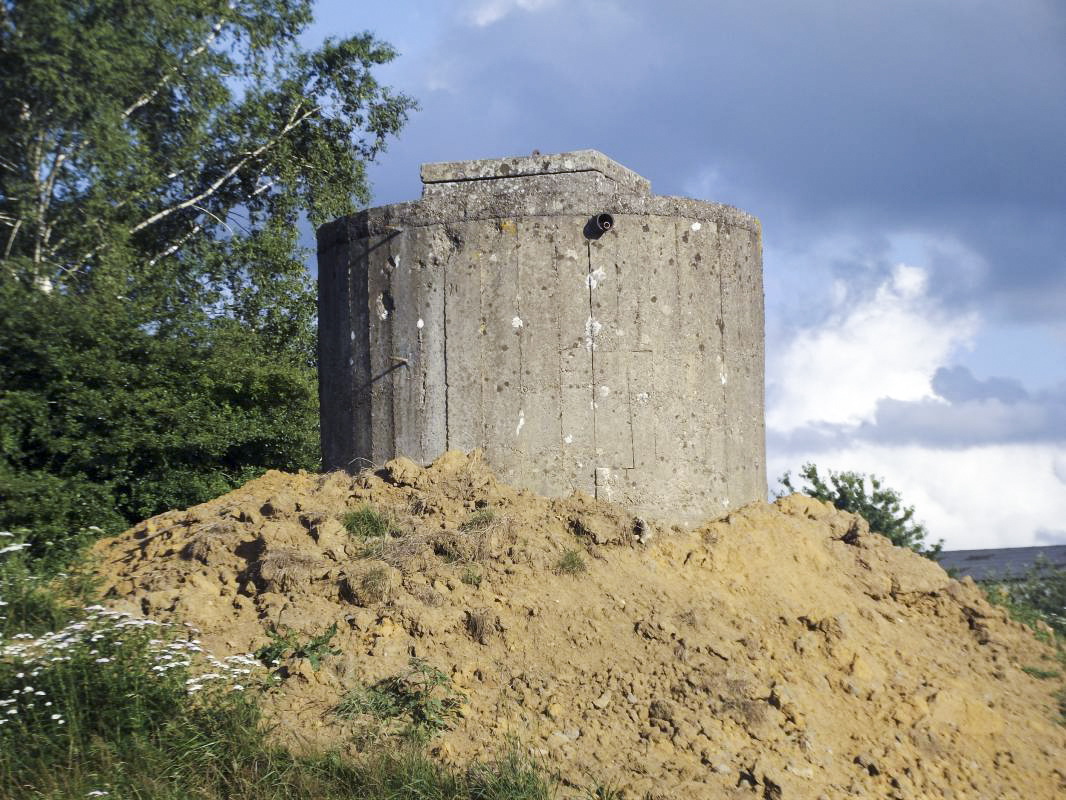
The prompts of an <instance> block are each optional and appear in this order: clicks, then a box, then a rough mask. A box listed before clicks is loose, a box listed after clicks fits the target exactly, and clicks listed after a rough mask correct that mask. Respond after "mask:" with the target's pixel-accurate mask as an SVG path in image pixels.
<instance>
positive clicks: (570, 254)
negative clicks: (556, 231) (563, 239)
mask: <svg viewBox="0 0 1066 800" xmlns="http://www.w3.org/2000/svg"><path fill="white" fill-rule="evenodd" d="M563 257H564V258H569V259H570V260H571V261H577V250H571V249H570V248H569V247H568V248H566V252H565V253H563Z"/></svg>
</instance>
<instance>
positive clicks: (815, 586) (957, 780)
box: [97, 452, 1066, 800]
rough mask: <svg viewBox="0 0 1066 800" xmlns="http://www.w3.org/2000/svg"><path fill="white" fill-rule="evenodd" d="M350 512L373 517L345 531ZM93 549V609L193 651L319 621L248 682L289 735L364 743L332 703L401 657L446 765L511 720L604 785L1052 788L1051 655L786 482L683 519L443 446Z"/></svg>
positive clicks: (274, 477) (364, 728)
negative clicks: (105, 607)
mask: <svg viewBox="0 0 1066 800" xmlns="http://www.w3.org/2000/svg"><path fill="white" fill-rule="evenodd" d="M363 507H369V508H371V509H374V510H377V511H379V512H382V513H384V514H385V515H387V516H388V517H389V518H390V520H391V524H390V526H389V531H388V532H386V533H384V535H380V532H376V531H374V530H373V525H370V526H368V527H367V530H365V531H364V532H363V534H369V535H361V534H352V533H349V531H348V530H346V529H345V527H344V525H343V524H342V519H343V517H344V515H345V513H346V512H352V511H357V510H359V509H361V508H363ZM364 516H365V515H364ZM369 519H370V521H371V522H373V520H374V519H375V518H373V517H369ZM352 522H353V524H352V527H358V523H359V522H360V519H358V518H356V519H355V520H352ZM97 555H98V556H99V557H100V558H101V562H102V565H101V568H100V569H101V571H102V573H103V574H104V575H105V578H106V586H107V589H108V596H109V597H110V598H112V599H111V602H112V604H113V605H116V606H120V607H121V606H125V607H126V608H132V609H133V610H136V611H138V612H141V613H144V614H146V615H149V616H152V617H156V618H160V619H164V618H167V619H174V618H177V619H180V620H183V621H186V622H188V623H191V624H192V625H194V626H195V627H196V628H198V629H199V630H200V631H201V632H202V636H201V638H202V640H203V641H204V644H205V646H207V647H208V648H209V649H211V650H212V651H213V652H214V653H215V654H216V655H220V656H221V655H226V654H229V653H231V652H237V651H245V650H255V649H256V648H259V647H261V646H263V645H265V644H268V643H269V642H270V641H271V636H270V633H269V632H270V630H272V629H275V628H276V629H278V630H281V631H284V630H286V629H292V630H293V631H297V632H299V633H300V634H301V636H302V639H303V640H304V641H306V640H308V639H310V638H311V637H314V636H318V635H321V634H322V633H323V632H324V631H327V630H328V628H329V627H330V626H331V625H332V624H334V623H336V625H337V633H336V635H335V636H334V637H333V638H332V640H331V641H330V642H329V646H330V647H333V648H335V649H334V652H333V653H332V654H331V653H326V652H325V651H322V659H321V663H320V666H319V668H318V669H317V670H316V669H314V667H313V665H312V664H311V661H310V660H309V659H308V658H297V657H289V658H288V659H287V660H284V661H283V662H282V663H281V664H280V665H279V669H278V672H279V674H280V675H281V676H282V680H281V681H280V682H279V683H278V684H277V686H275V687H274V688H271V689H269V690H267V691H266V693H265V695H264V697H263V703H264V705H265V707H266V708H267V711H268V714H269V715H270V717H271V721H272V722H273V723H274V724H276V725H277V726H278V729H277V730H278V734H279V736H281V737H283V738H284V739H285V740H286V741H287V742H288V743H290V744H292V743H293V742H297V743H301V744H302V746H304V747H342V748H353V749H357V748H358V747H360V746H363V745H364V744H365V742H366V741H367V736H368V733H367V732H368V731H370V730H372V728H373V726H372V724H371V723H372V722H373V720H374V716H373V713H371V712H372V710H373V709H372V704H371V703H369V702H364V703H363V704H362V705H360V704H359V703H355V704H354V705H350V709H351V708H354V709H355V711H356V712H358V713H355V715H354V716H351V717H350V718H342V717H340V716H338V715H337V714H336V713H334V709H335V707H336V705H337V704H338V702H339V701H340V700H341V699H342V698H343V697H345V696H349V697H352V696H356V697H358V696H359V692H362V693H363V697H364V699H365V698H366V697H368V696H369V695H368V694H367V689H366V687H373V686H375V685H377V686H379V687H381V686H386V685H397V684H396V683H395V680H394V682H393V684H389V683H388V679H395V677H396V676H402V675H404V674H405V673H407V672H408V670H409V663H410V659H411V658H412V657H416V658H418V659H422V660H423V662H424V663H425V664H428V665H431V666H432V667H434V668H437V669H439V670H441V671H442V672H443V673H444V675H446V676H449V677H450V680H451V684H452V686H453V687H454V689H455V690H456V691H461V692H463V693H464V694H465V696H466V698H467V699H466V701H465V702H463V703H462V704H461V705H460V706H459V707H458V709H457V710H458V712H459V713H458V715H457V717H456V719H455V722H454V727H453V728H452V729H451V730H447V731H444V732H443V733H442V734H441V735H440V736H439V737H438V738H436V739H434V740H433V741H434V742H435V745H434V752H435V753H436V754H437V755H438V756H439V757H440V758H442V759H445V760H454V761H455V762H457V763H461V762H465V761H467V760H468V759H470V758H472V757H480V758H486V757H489V756H491V755H492V753H493V752H495V751H498V750H499V748H500V747H501V746H502V744H503V743H504V742H506V741H508V739H509V737H512V738H513V740H516V741H518V742H519V743H520V746H521V747H523V748H528V749H529V751H530V752H531V753H532V754H533V755H534V756H536V758H537V760H538V761H540V762H542V763H543V764H545V765H547V766H548V767H549V768H551V769H552V770H558V772H559V773H560V774H561V775H562V776H564V778H565V779H566V780H569V781H571V782H572V785H573V786H575V787H577V786H588V785H590V784H595V783H599V784H601V785H605V786H614V787H616V788H622V789H624V790H625V796H626V797H636V798H639V797H643V796H645V794H650V795H651V796H652V797H655V798H668V797H670V798H728V797H745V798H748V797H760V798H788V799H789V800H792V799H793V798H833V799H835V798H843V797H891V798H933V797H937V798H939V797H945V798H1014V797H1016V798H1023V797H1024V798H1027V800H1032V798H1052V797H1063V796H1066V728H1063V727H1062V726H1060V725H1057V724H1056V722H1055V719H1056V717H1057V714H1058V711H1057V707H1056V703H1055V700H1054V699H1053V697H1052V693H1053V691H1054V689H1055V688H1056V684H1055V682H1053V681H1049V680H1039V679H1038V678H1035V677H1031V676H1030V675H1029V674H1027V673H1026V672H1024V671H1023V670H1022V667H1026V666H1029V667H1040V666H1042V667H1043V668H1045V669H1047V668H1048V667H1049V663H1048V661H1047V659H1048V658H1050V649H1049V648H1048V647H1047V646H1046V645H1044V644H1042V643H1040V642H1039V641H1037V640H1036V639H1035V638H1034V637H1033V636H1032V635H1031V633H1030V632H1029V631H1028V629H1026V628H1024V627H1023V626H1021V625H1019V624H1018V623H1015V622H1012V621H1011V620H1009V619H1008V618H1007V616H1006V615H1005V614H1004V612H1003V611H1002V610H1001V609H998V608H996V607H993V606H990V605H989V604H988V603H987V602H986V601H985V600H984V598H983V595H982V594H981V592H980V591H979V589H978V588H977V587H976V586H975V585H974V584H973V583H972V582H971V581H969V580H965V581H962V582H959V581H955V580H952V579H951V578H949V577H948V575H947V574H946V573H945V572H944V571H943V570H942V569H940V567H938V566H937V565H935V564H933V563H932V562H930V561H928V560H926V559H923V558H921V557H919V556H917V555H915V554H914V553H912V552H910V551H908V550H902V549H899V548H896V547H893V546H892V545H891V544H890V543H889V542H888V540H887V539H885V538H883V537H881V536H878V535H876V534H871V533H870V532H869V530H868V527H867V525H866V523H865V522H864V521H863V520H862V519H861V518H859V517H856V516H853V515H850V514H846V513H843V512H839V511H837V510H836V509H834V508H832V507H831V506H828V505H825V504H822V503H820V502H818V501H815V500H812V499H810V498H808V497H804V496H802V495H792V496H790V497H786V498H783V499H781V500H779V501H777V502H776V503H775V504H773V505H768V504H765V503H759V504H754V505H751V506H748V507H746V508H743V509H741V510H739V511H736V512H734V513H731V514H730V515H729V516H727V517H724V518H722V519H718V520H716V521H712V522H709V523H707V524H706V525H705V526H703V527H702V528H700V529H698V530H695V531H681V530H677V529H665V528H663V527H662V526H659V525H656V523H655V522H654V521H653V520H643V519H639V518H635V517H633V516H632V515H630V514H629V513H627V512H626V511H625V510H624V509H621V508H619V507H615V506H611V505H609V504H606V503H603V502H597V501H594V500H592V499H590V498H588V497H585V496H581V495H575V496H573V497H570V498H566V499H548V498H543V497H539V496H536V495H533V494H531V493H529V492H526V491H520V490H515V489H513V488H510V487H508V486H505V485H502V484H500V483H498V482H497V481H496V479H495V478H494V476H493V475H492V474H491V472H490V471H489V470H488V469H487V468H486V466H485V465H484V463H483V462H482V461H481V459H480V457H479V454H478V453H476V452H475V453H473V454H471V455H469V456H468V455H465V454H463V453H457V452H452V453H447V454H445V455H444V456H442V457H441V458H440V459H439V460H438V461H437V462H436V463H434V464H433V465H432V466H430V467H428V468H425V469H424V468H422V467H420V466H418V465H417V464H415V463H413V462H412V461H410V460H407V459H397V460H395V461H391V462H389V463H388V464H386V465H385V467H384V468H383V469H382V470H380V471H378V472H377V473H371V472H367V473H363V474H361V475H358V476H355V477H352V476H349V475H346V474H343V473H333V474H328V475H310V474H303V473H301V474H297V475H289V474H283V473H279V472H270V473H268V474H266V475H265V476H263V477H262V478H259V479H258V480H255V481H252V482H250V483H248V484H247V485H245V486H243V487H242V488H240V489H238V490H236V491H234V492H231V493H230V494H227V495H225V496H223V497H220V498H218V499H216V500H213V501H211V502H209V503H205V504H203V505H201V506H197V507H195V508H191V509H189V510H187V511H181V512H170V513H167V514H163V515H161V516H159V517H155V518H153V519H151V520H148V521H147V522H145V523H142V524H141V525H138V526H137V527H135V528H133V529H131V530H130V531H128V532H126V533H125V534H123V535H122V536H119V537H117V538H114V539H110V540H106V541H103V542H101V543H99V545H98V547H97ZM316 660H317V659H316ZM379 681H385V683H378V682H379ZM353 690H354V691H355V695H352V694H350V693H351V692H352V691H353ZM362 712H365V713H362ZM382 724H383V723H382Z"/></svg>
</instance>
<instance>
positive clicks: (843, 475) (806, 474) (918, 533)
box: [780, 464, 944, 558]
mask: <svg viewBox="0 0 1066 800" xmlns="http://www.w3.org/2000/svg"><path fill="white" fill-rule="evenodd" d="M800 477H802V478H804V479H805V480H806V481H807V483H806V484H805V485H803V486H799V487H796V486H793V484H792V475H791V473H788V472H786V473H785V474H784V475H782V476H781V478H780V483H781V485H782V486H784V487H785V489H787V490H788V491H789V492H797V491H798V492H802V493H803V494H806V495H809V496H810V497H813V498H814V499H816V500H821V501H822V502H826V503H832V504H833V505H834V506H836V507H837V508H839V509H840V510H842V511H849V512H851V513H853V514H859V515H860V516H862V517H863V518H864V519H865V520H866V521H867V522H868V523H870V530H872V531H874V532H876V533H880V534H881V535H883V536H886V537H888V539H889V540H891V542H892V543H893V544H894V545H896V546H898V547H909V548H910V549H911V550H914V551H915V552H916V553H920V554H921V555H923V556H926V557H927V558H936V556H937V554H939V553H940V551H941V549H942V548H943V544H944V542H943V540H940V541H938V542H936V543H935V544H933V545H930V546H927V545H926V544H925V538H926V536H928V533H929V532H928V531H927V530H926V529H925V526H924V525H922V524H921V523H920V522H916V521H915V520H914V507H913V506H904V505H903V499H902V498H901V497H900V495H899V492H897V491H896V490H895V489H890V488H888V487H887V486H885V485H884V484H883V483H882V479H881V478H878V477H877V476H874V475H865V474H862V473H859V472H833V471H832V470H830V471H829V479H828V482H826V481H825V480H823V479H822V477H821V476H820V475H819V474H818V468H817V467H816V466H815V465H814V464H804V465H803V468H802V469H801V470H800ZM867 487H869V488H867Z"/></svg>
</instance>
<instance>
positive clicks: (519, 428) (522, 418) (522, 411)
mask: <svg viewBox="0 0 1066 800" xmlns="http://www.w3.org/2000/svg"><path fill="white" fill-rule="evenodd" d="M525 424H526V412H525V409H519V411H518V425H517V426H516V427H515V429H514V435H515V436H518V434H520V433H521V432H522V426H523V425H525Z"/></svg>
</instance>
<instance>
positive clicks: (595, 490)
mask: <svg viewBox="0 0 1066 800" xmlns="http://www.w3.org/2000/svg"><path fill="white" fill-rule="evenodd" d="M585 251H586V253H587V254H588V269H587V272H586V278H585V284H586V285H587V287H588V292H589V320H590V324H589V360H590V365H589V366H590V373H591V374H590V378H591V380H592V391H591V392H589V407H590V409H591V410H592V496H593V497H595V498H596V499H599V497H600V480H599V475H600V471H599V463H600V453H599V448H598V447H597V444H598V442H597V441H596V316H595V313H594V310H593V307H592V242H585Z"/></svg>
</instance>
